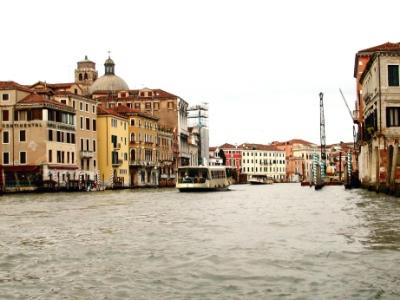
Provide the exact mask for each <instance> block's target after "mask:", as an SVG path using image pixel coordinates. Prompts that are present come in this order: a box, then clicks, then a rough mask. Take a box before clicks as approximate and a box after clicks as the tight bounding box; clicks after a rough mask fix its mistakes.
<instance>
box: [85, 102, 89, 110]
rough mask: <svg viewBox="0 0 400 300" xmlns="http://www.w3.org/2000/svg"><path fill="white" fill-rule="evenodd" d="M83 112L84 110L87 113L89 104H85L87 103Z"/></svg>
mask: <svg viewBox="0 0 400 300" xmlns="http://www.w3.org/2000/svg"><path fill="white" fill-rule="evenodd" d="M85 110H86V111H89V104H87V103H86V105H85Z"/></svg>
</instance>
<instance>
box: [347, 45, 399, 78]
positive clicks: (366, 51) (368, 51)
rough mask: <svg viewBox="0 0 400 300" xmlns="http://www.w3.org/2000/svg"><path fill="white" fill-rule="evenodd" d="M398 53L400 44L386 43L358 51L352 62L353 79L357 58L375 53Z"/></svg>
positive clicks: (355, 74) (355, 75)
mask: <svg viewBox="0 0 400 300" xmlns="http://www.w3.org/2000/svg"><path fill="white" fill-rule="evenodd" d="M398 51H400V43H391V42H386V43H384V44H381V45H377V46H373V47H370V48H366V49H363V50H359V51H358V52H357V53H356V56H355V60H354V74H353V76H354V78H357V68H358V58H359V57H360V56H364V57H371V56H372V55H373V54H374V53H376V52H398Z"/></svg>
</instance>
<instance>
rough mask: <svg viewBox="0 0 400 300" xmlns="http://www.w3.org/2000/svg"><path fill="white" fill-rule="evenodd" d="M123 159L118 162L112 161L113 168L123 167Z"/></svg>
mask: <svg viewBox="0 0 400 300" xmlns="http://www.w3.org/2000/svg"><path fill="white" fill-rule="evenodd" d="M122 162H123V161H122V159H118V160H113V161H112V166H113V167H118V166H120V165H122Z"/></svg>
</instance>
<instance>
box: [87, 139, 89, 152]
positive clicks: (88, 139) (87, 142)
mask: <svg viewBox="0 0 400 300" xmlns="http://www.w3.org/2000/svg"><path fill="white" fill-rule="evenodd" d="M86 151H89V139H87V140H86Z"/></svg>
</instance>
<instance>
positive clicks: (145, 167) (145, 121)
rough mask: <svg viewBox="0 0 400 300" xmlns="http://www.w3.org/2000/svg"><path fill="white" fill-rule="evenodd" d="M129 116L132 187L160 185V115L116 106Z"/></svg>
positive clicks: (117, 109) (120, 111) (118, 110)
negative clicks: (158, 129)
mask: <svg viewBox="0 0 400 300" xmlns="http://www.w3.org/2000/svg"><path fill="white" fill-rule="evenodd" d="M114 110H115V111H117V112H118V113H120V114H122V115H124V116H126V117H127V118H129V171H130V179H131V182H130V185H131V187H138V186H158V184H159V165H158V155H157V154H158V145H157V132H158V131H157V128H158V117H155V116H152V115H150V114H147V113H144V112H140V111H139V110H134V109H131V108H129V107H127V106H125V105H119V106H117V107H115V108H114Z"/></svg>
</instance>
